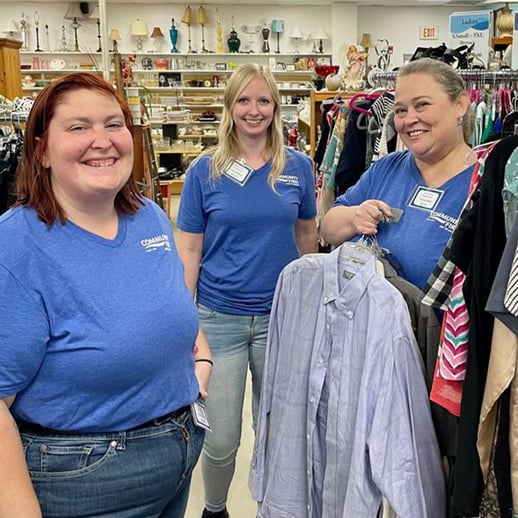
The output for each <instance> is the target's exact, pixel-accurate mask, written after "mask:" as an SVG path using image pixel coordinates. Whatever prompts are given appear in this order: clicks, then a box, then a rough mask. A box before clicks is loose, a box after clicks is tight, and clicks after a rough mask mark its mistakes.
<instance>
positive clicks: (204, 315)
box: [196, 303, 216, 320]
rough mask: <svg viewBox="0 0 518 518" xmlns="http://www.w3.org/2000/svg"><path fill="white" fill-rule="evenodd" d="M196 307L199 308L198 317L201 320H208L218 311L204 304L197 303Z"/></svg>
mask: <svg viewBox="0 0 518 518" xmlns="http://www.w3.org/2000/svg"><path fill="white" fill-rule="evenodd" d="M196 305H197V306H198V316H199V317H200V320H208V319H210V318H212V317H213V316H214V315H215V314H216V310H214V309H211V308H208V307H207V306H204V305H203V304H200V303H197V304H196Z"/></svg>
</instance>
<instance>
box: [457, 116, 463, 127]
mask: <svg viewBox="0 0 518 518" xmlns="http://www.w3.org/2000/svg"><path fill="white" fill-rule="evenodd" d="M463 124H464V115H461V116H460V117H457V125H458V126H462V125H463Z"/></svg>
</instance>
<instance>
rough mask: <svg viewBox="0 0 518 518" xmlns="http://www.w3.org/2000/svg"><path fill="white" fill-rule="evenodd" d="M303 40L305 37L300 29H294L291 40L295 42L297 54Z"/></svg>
mask: <svg viewBox="0 0 518 518" xmlns="http://www.w3.org/2000/svg"><path fill="white" fill-rule="evenodd" d="M302 38H303V36H302V31H301V30H300V27H293V30H292V31H291V34H290V39H292V40H293V41H294V42H295V54H298V53H299V44H300V40H301V39H302Z"/></svg>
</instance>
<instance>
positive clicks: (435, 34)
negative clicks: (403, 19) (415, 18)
mask: <svg viewBox="0 0 518 518" xmlns="http://www.w3.org/2000/svg"><path fill="white" fill-rule="evenodd" d="M419 39H421V40H438V39H439V27H437V25H421V26H420V27H419Z"/></svg>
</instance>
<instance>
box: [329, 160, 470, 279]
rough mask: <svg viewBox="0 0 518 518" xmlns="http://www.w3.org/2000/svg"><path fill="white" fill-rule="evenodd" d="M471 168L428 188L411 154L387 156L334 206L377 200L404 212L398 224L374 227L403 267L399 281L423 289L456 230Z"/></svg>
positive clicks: (378, 236)
mask: <svg viewBox="0 0 518 518" xmlns="http://www.w3.org/2000/svg"><path fill="white" fill-rule="evenodd" d="M473 168H474V166H469V167H467V168H466V169H465V170H464V171H462V172H461V173H459V174H458V175H456V176H454V177H453V178H450V179H449V180H448V181H447V182H446V183H445V184H443V185H441V186H439V187H438V188H437V189H428V188H427V187H426V185H425V183H424V181H423V178H422V176H421V173H420V172H419V169H418V168H417V165H416V163H415V159H414V156H413V155H412V154H411V153H410V152H409V151H402V152H394V153H389V154H388V155H386V156H385V157H383V158H382V159H380V160H378V161H377V162H375V163H374V164H373V165H372V166H371V167H370V168H369V169H368V170H367V171H366V172H365V173H364V174H363V175H362V176H361V178H360V180H359V181H358V183H357V184H356V185H354V186H353V187H351V188H350V189H348V190H347V191H346V193H345V194H343V195H342V196H339V197H338V198H337V199H336V201H335V205H348V206H351V205H360V204H361V203H362V202H364V201H365V200H369V199H376V200H381V201H384V202H385V203H387V204H388V205H390V206H391V207H396V208H399V209H402V210H403V211H404V212H403V215H402V217H401V220H400V221H399V222H398V223H381V224H379V225H378V233H377V234H376V238H377V241H378V244H379V245H380V246H381V247H382V248H385V249H388V250H389V251H390V252H391V253H392V254H393V255H394V256H395V258H396V259H397V260H398V262H399V263H400V265H401V266H402V268H403V277H405V278H406V279H407V280H408V281H410V282H411V283H412V284H415V285H416V286H418V287H419V288H421V289H423V288H424V285H425V284H426V281H427V280H428V277H429V275H430V274H431V273H432V271H433V269H434V267H435V265H436V264H437V261H438V259H439V257H440V255H441V253H442V252H443V250H444V248H445V246H446V243H447V242H448V239H449V238H450V236H451V234H452V232H453V230H454V229H455V227H456V225H457V222H458V218H459V215H460V212H461V210H462V207H463V206H464V204H465V202H466V199H467V196H468V187H469V182H470V180H471V176H472V173H473Z"/></svg>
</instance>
